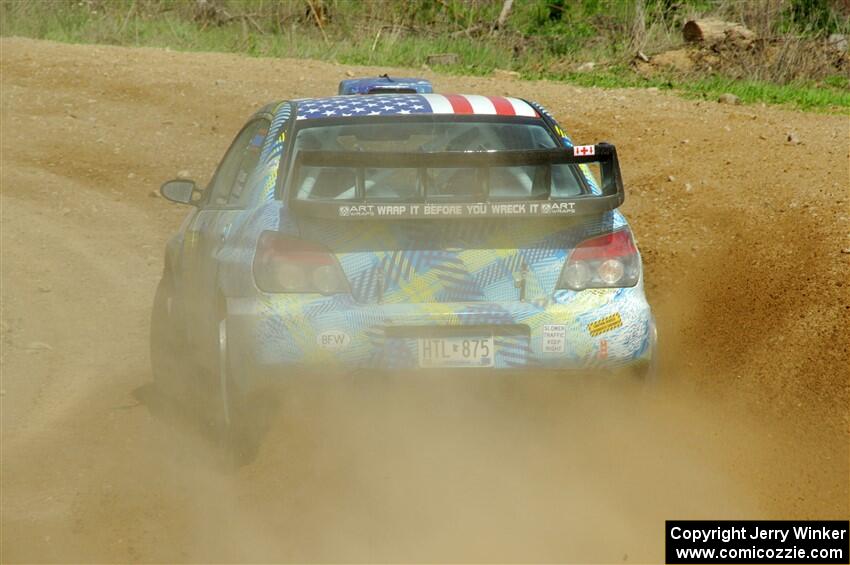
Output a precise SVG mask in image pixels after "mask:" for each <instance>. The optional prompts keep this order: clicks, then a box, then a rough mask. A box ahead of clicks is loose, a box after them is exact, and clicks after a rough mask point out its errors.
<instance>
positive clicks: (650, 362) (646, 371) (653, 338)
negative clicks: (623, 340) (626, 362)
mask: <svg viewBox="0 0 850 565" xmlns="http://www.w3.org/2000/svg"><path fill="white" fill-rule="evenodd" d="M648 349H649V358H648V359H647V360H646V361H644V362H643V363H641V364H640V365H638V366H636V367H635V375H636V376H637V377H638V378H639V379H640V380H641V381H643V382H644V383H646V384H653V383H655V382H656V381H657V380H658V329H657V328H656V326H655V319H654V318H653V319H652V321H651V322H650V326H649V345H648Z"/></svg>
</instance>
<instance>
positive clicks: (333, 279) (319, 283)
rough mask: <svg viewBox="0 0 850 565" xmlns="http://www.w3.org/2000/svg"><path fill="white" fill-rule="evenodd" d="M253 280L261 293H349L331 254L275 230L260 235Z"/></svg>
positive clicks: (337, 263)
mask: <svg viewBox="0 0 850 565" xmlns="http://www.w3.org/2000/svg"><path fill="white" fill-rule="evenodd" d="M254 280H255V281H256V282H257V287H258V288H259V289H260V290H262V291H263V292H297V293H308V292H317V293H321V294H336V293H340V292H350V290H349V287H348V279H346V278H345V273H343V272H342V268H341V267H340V266H339V261H337V259H336V256H335V255H334V254H333V253H331V252H330V251H328V250H327V249H326V248H324V247H322V246H321V245H319V244H317V243H313V242H311V241H305V240H303V239H298V238H295V237H289V236H286V235H283V234H281V233H279V232H274V231H264V232H263V233H262V234H260V239H259V241H258V242H257V253H256V254H255V255H254Z"/></svg>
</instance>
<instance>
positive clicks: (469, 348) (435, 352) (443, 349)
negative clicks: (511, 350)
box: [419, 336, 495, 368]
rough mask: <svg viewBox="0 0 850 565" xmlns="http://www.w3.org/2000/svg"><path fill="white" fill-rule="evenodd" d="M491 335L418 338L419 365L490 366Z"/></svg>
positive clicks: (491, 360)
mask: <svg viewBox="0 0 850 565" xmlns="http://www.w3.org/2000/svg"><path fill="white" fill-rule="evenodd" d="M494 355H495V349H494V347H493V336H487V337H460V336H458V337H439V338H419V366H420V367H422V368H433V367H492V366H493V357H494Z"/></svg>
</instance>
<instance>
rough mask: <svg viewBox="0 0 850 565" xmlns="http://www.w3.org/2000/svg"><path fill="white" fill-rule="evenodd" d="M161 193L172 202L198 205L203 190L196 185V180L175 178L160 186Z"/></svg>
mask: <svg viewBox="0 0 850 565" xmlns="http://www.w3.org/2000/svg"><path fill="white" fill-rule="evenodd" d="M159 193H160V194H162V196H163V197H164V198H166V199H168V200H171V201H172V202H177V203H178V204H191V205H193V206H197V204H198V202H199V201H200V200H201V194H202V193H201V191H200V190H198V189H197V188H196V187H195V181H193V180H189V179H174V180H170V181H167V182H165V183H164V184H163V185H162V186H161V187H159Z"/></svg>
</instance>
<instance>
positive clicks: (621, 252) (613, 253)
mask: <svg viewBox="0 0 850 565" xmlns="http://www.w3.org/2000/svg"><path fill="white" fill-rule="evenodd" d="M639 278H640V256H639V255H638V252H637V248H636V247H635V243H634V240H633V239H632V234H631V232H630V231H629V230H628V228H624V229H621V230H617V231H614V232H611V233H606V234H605V235H601V236H598V237H594V238H591V239H587V240H585V241H583V242H581V243H580V244H579V245H577V246H576V248H575V249H573V252H572V253H570V257H569V259H567V262H566V264H565V265H564V268H563V269H562V270H561V277H560V279H559V280H558V288H569V289H571V290H583V289H585V288H621V287H627V286H634V285H636V284H637V282H638V279H639Z"/></svg>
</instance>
